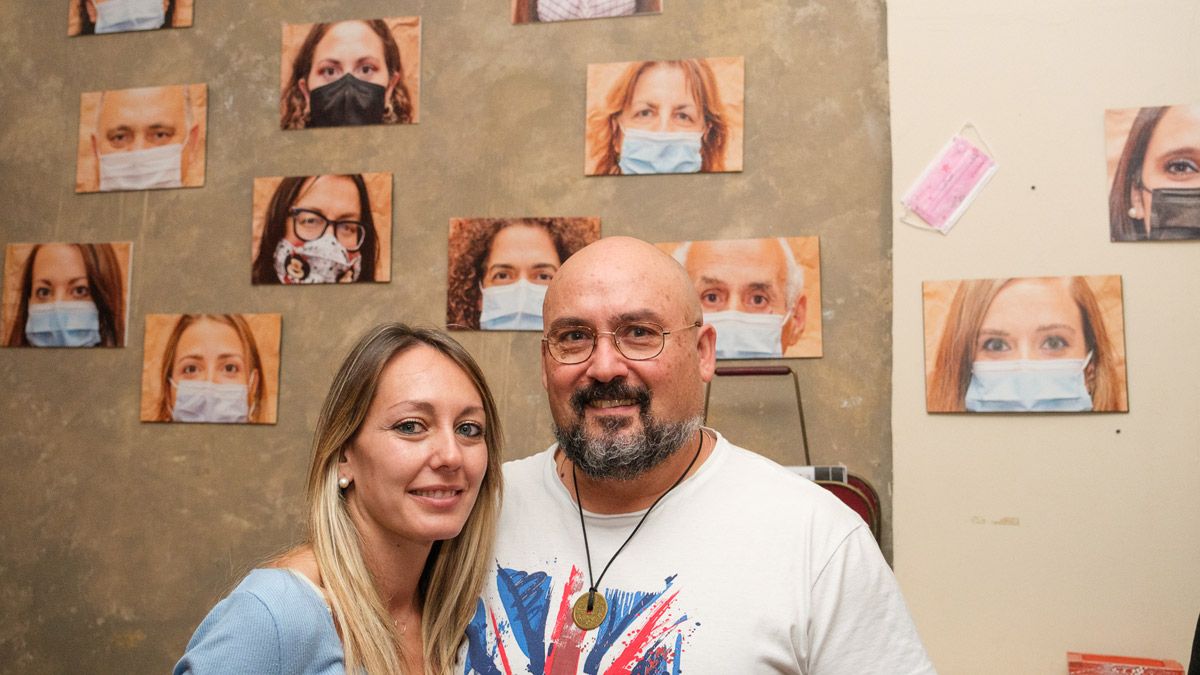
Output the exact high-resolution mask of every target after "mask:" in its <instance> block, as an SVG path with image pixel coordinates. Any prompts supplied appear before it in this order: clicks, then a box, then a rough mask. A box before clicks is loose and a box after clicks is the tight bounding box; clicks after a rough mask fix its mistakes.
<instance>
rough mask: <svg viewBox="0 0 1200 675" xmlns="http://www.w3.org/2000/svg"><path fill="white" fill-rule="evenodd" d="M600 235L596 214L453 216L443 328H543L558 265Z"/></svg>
mask: <svg viewBox="0 0 1200 675" xmlns="http://www.w3.org/2000/svg"><path fill="white" fill-rule="evenodd" d="M599 238H600V219H599V218H454V219H451V221H450V241H449V251H450V261H449V279H448V284H447V293H446V326H447V327H448V328H450V329H452V330H464V329H469V330H538V331H540V330H542V300H543V299H544V298H545V297H546V288H547V286H549V284H550V281H551V280H552V279H553V278H554V275H555V274H556V273H557V272H558V268H559V266H561V265H562V263H563V261H565V260H566V259H567V258H568V257H570V256H571V255H572V254H573V253H575V252H576V251H578V250H579V249H581V248H583V247H584V246H587V245H588V244H590V243H592V242H593V241H596V240H597V239H599Z"/></svg>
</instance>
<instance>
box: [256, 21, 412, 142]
mask: <svg viewBox="0 0 1200 675" xmlns="http://www.w3.org/2000/svg"><path fill="white" fill-rule="evenodd" d="M280 64H281V69H282V77H281V82H282V87H281V95H280V100H279V109H280V120H279V124H280V127H281V128H283V129H308V128H312V127H347V126H359V125H365V124H416V123H417V117H418V114H417V112H418V111H417V102H418V99H419V89H420V74H421V19H420V18H419V17H401V18H390V19H371V20H356V21H337V22H333V23H314V24H286V25H284V27H283V54H282V58H281V59H280Z"/></svg>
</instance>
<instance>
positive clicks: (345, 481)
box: [338, 476, 350, 490]
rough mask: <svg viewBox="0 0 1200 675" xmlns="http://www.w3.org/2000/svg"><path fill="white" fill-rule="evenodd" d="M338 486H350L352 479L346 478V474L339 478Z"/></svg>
mask: <svg viewBox="0 0 1200 675" xmlns="http://www.w3.org/2000/svg"><path fill="white" fill-rule="evenodd" d="M338 487H340V488H341V489H343V490H345V489H346V488H348V487H350V479H349V478H346V477H345V476H342V477H341V478H339V479H338Z"/></svg>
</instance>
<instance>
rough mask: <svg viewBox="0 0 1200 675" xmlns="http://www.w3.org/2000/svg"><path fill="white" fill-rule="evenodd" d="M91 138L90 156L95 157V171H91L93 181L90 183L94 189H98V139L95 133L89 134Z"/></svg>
mask: <svg viewBox="0 0 1200 675" xmlns="http://www.w3.org/2000/svg"><path fill="white" fill-rule="evenodd" d="M91 139H92V157H93V158H95V162H94V164H95V171H92V178H93V180H94V181H95V182H94V183H92V184H93V185H95V186H96V189H97V190H99V189H100V141H98V140H96V134H92V135H91Z"/></svg>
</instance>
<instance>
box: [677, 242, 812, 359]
mask: <svg viewBox="0 0 1200 675" xmlns="http://www.w3.org/2000/svg"><path fill="white" fill-rule="evenodd" d="M674 257H675V259H676V260H678V261H679V262H680V264H682V265H683V267H684V269H686V270H687V273H688V276H689V277H691V279H692V284H693V285H694V286H695V288H696V292H697V293H698V294H699V296H700V304H701V308H702V309H703V310H704V321H705V323H709V324H712V325H713V327H714V328H716V329H717V358H718V359H766V358H779V357H782V356H784V354H785V353H786V352H787V350H788V348H790V347H791V346H792V345H794V344H796V342H797V341H799V340H800V336H801V335H802V334H803V333H804V323H805V319H806V315H805V312H806V311H807V309H808V300H807V296H806V295H805V293H804V270H803V269H802V268H801V267H800V265H799V264H798V263H797V262H796V256H795V254H794V253H793V252H792V248H791V246H789V245H788V242H787V240H786V239H782V238H770V239H735V240H728V241H690V242H684V243H683V244H682V245H680V246H679V248H677V249H676V250H675V253H674Z"/></svg>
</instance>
